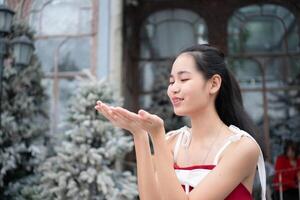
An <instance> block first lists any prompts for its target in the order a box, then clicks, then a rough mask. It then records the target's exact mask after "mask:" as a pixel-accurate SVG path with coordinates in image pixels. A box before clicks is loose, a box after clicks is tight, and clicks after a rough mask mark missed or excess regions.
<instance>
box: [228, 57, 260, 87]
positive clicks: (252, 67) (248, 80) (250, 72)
mask: <svg viewBox="0 0 300 200" xmlns="http://www.w3.org/2000/svg"><path fill="white" fill-rule="evenodd" d="M228 68H229V69H230V70H231V71H232V72H233V74H234V76H235V77H236V79H237V80H238V82H239V84H240V86H241V87H242V88H261V87H262V73H261V69H260V67H259V65H258V63H257V62H255V61H253V60H249V59H229V60H228Z"/></svg>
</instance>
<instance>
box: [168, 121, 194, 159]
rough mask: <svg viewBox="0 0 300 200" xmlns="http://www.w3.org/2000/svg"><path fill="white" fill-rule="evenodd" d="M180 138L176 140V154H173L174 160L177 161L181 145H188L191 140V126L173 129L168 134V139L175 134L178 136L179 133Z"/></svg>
mask: <svg viewBox="0 0 300 200" xmlns="http://www.w3.org/2000/svg"><path fill="white" fill-rule="evenodd" d="M178 134H179V136H178V138H177V141H176V144H175V147H174V155H173V159H174V162H175V163H176V161H177V156H178V152H179V149H180V145H183V146H184V147H186V148H187V147H188V146H189V144H190V142H191V138H192V137H191V132H190V131H189V128H188V127H186V126H184V127H182V128H180V129H178V130H175V131H171V132H169V133H168V134H167V135H166V139H169V138H171V137H173V136H176V135H178Z"/></svg>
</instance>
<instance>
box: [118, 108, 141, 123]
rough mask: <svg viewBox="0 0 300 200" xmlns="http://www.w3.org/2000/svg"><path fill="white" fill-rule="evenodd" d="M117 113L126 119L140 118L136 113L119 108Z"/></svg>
mask: <svg viewBox="0 0 300 200" xmlns="http://www.w3.org/2000/svg"><path fill="white" fill-rule="evenodd" d="M116 112H117V113H119V114H120V115H123V116H124V117H126V118H129V119H130V120H138V119H139V116H138V115H137V114H136V113H133V112H130V111H128V110H126V109H124V108H121V107H117V108H116Z"/></svg>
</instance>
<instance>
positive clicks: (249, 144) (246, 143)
mask: <svg viewBox="0 0 300 200" xmlns="http://www.w3.org/2000/svg"><path fill="white" fill-rule="evenodd" d="M236 148H237V150H238V151H240V152H241V153H243V154H246V155H253V156H256V157H258V156H259V154H260V147H259V146H258V144H257V142H256V141H254V140H253V139H251V138H249V137H247V136H243V137H242V138H241V139H240V140H238V141H237V142H236Z"/></svg>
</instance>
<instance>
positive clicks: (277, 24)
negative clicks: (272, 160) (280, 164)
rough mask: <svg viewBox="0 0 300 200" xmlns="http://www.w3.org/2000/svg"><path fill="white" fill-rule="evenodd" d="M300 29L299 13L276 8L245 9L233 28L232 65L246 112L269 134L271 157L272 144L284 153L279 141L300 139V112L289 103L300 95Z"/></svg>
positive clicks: (233, 21)
mask: <svg viewBox="0 0 300 200" xmlns="http://www.w3.org/2000/svg"><path fill="white" fill-rule="evenodd" d="M297 29H298V27H297V23H296V18H295V16H294V15H293V13H291V12H290V11H289V10H288V9H286V8H284V7H282V6H278V5H271V4H265V5H253V6H248V7H244V8H241V9H239V10H237V11H236V12H235V13H234V15H233V16H232V17H231V19H230V20H229V23H228V52H229V58H228V65H229V67H230V68H231V70H232V71H233V72H234V74H235V75H236V77H237V78H238V81H239V82H240V85H241V89H242V91H243V97H244V104H245V107H246V110H248V112H249V114H250V115H251V116H252V118H253V119H254V121H255V122H256V123H257V124H258V125H260V127H261V128H262V130H263V132H264V140H265V142H266V147H265V149H266V151H267V152H266V153H267V156H270V155H271V152H268V151H269V149H270V146H269V145H270V142H272V152H274V153H275V152H277V153H278V152H280V150H279V149H278V148H279V146H278V144H277V143H276V141H277V140H278V138H280V139H285V138H286V137H289V136H288V135H294V138H295V137H298V138H299V134H300V133H299V131H298V132H295V131H293V130H295V127H294V128H291V126H292V120H293V119H294V118H295V117H296V115H297V113H298V115H299V111H300V110H299V108H297V107H296V106H294V105H292V103H291V101H289V100H288V99H289V98H291V97H292V96H293V95H296V94H297V93H298V96H299V91H300V86H299V78H300V67H299V66H300V62H299V61H300V60H299V58H300V48H299V35H298V34H297ZM297 80H298V83H297ZM298 105H299V103H298ZM284 127H285V128H284ZM287 127H289V128H287ZM282 130H284V131H282ZM298 130H299V128H298ZM297 134H298V135H297ZM270 135H271V140H272V141H269V137H270ZM274 153H273V156H276V155H274Z"/></svg>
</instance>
